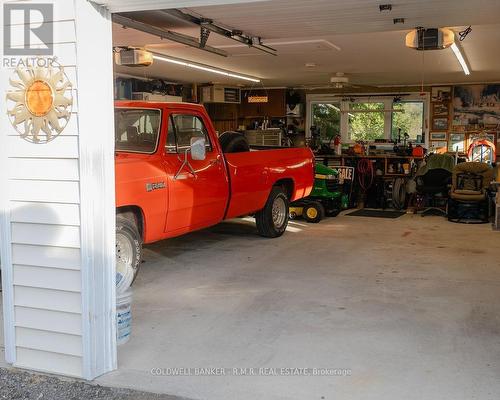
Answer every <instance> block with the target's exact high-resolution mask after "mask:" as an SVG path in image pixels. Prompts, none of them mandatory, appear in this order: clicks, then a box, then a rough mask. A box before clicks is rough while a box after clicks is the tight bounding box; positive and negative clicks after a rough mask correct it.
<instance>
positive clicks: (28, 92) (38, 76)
mask: <svg viewBox="0 0 500 400" xmlns="http://www.w3.org/2000/svg"><path fill="white" fill-rule="evenodd" d="M15 73H16V75H17V77H18V78H19V80H15V79H10V80H9V81H10V85H11V87H12V88H13V90H10V91H8V92H7V100H8V101H9V100H10V101H11V102H12V103H11V104H13V105H12V108H8V110H7V114H8V116H9V118H10V121H11V123H12V126H13V127H14V129H15V130H16V131H17V132H18V133H19V134H20V135H21V137H22V138H23V139H25V140H27V141H29V142H32V143H47V142H50V141H51V140H53V139H54V138H56V137H57V136H58V135H59V134H60V133H61V132H62V131H63V130H64V128H65V127H66V126H67V125H68V121H69V119H70V117H71V110H72V106H73V96H72V90H71V89H72V84H71V82H70V81H69V79H68V77H67V76H66V74H65V73H64V68H63V67H62V66H56V65H53V64H51V65H50V66H42V67H40V66H38V65H36V64H35V65H33V66H27V67H18V68H17V69H16V71H15ZM7 107H9V105H8V106H7Z"/></svg>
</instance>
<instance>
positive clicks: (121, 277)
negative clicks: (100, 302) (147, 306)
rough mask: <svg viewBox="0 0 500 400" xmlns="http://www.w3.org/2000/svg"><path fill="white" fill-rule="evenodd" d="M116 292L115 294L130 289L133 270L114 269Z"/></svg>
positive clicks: (120, 293)
mask: <svg viewBox="0 0 500 400" xmlns="http://www.w3.org/2000/svg"><path fill="white" fill-rule="evenodd" d="M115 279H116V294H117V296H119V295H122V294H124V293H125V292H126V291H128V290H129V289H130V285H131V284H132V281H133V280H134V270H133V269H132V268H126V269H125V270H124V271H121V270H117V271H116V278H115Z"/></svg>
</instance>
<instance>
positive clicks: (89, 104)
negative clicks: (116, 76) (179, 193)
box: [0, 0, 116, 379]
mask: <svg viewBox="0 0 500 400" xmlns="http://www.w3.org/2000/svg"><path fill="white" fill-rule="evenodd" d="M44 3H53V4H54V21H52V22H51V23H52V24H53V26H54V55H55V56H57V59H58V62H59V63H60V64H61V65H63V66H64V68H65V72H66V74H67V75H68V78H69V80H70V81H71V82H72V84H73V109H72V115H71V118H70V121H69V123H68V125H67V127H66V128H65V130H64V131H63V132H62V133H61V135H60V136H59V137H57V138H55V139H54V140H52V141H51V142H49V143H46V144H34V143H31V142H28V141H26V140H23V139H22V138H20V136H19V134H18V133H17V131H15V130H14V128H13V127H12V125H11V123H10V121H9V120H8V118H7V116H6V115H5V113H1V117H0V118H1V120H0V126H1V132H0V135H1V137H2V143H5V144H6V146H2V147H3V149H2V153H0V167H1V170H2V171H3V172H2V176H1V178H2V179H1V183H2V192H1V194H0V196H1V206H2V215H1V216H2V221H1V222H2V239H1V250H2V253H1V256H2V257H1V258H2V261H3V266H2V275H3V286H4V316H5V318H4V319H5V336H6V358H7V361H8V362H11V363H13V365H14V366H17V367H23V368H29V369H36V370H41V371H47V372H51V373H59V374H64V375H70V376H77V377H85V378H88V379H91V378H93V377H95V376H98V375H100V374H102V373H103V372H106V371H109V370H111V369H114V368H116V343H115V339H114V335H115V331H114V290H113V289H114V285H113V276H114V271H113V268H114V264H113V263H114V258H113V257H114V253H113V251H114V175H113V146H114V143H113V118H112V115H113V114H112V107H113V103H112V98H113V90H112V61H111V57H112V55H111V54H112V52H111V24H110V19H109V15H108V14H107V12H106V11H105V10H103V9H100V7H98V6H96V5H93V4H91V3H89V2H87V1H86V0H75V1H74V2H73V1H67V0H52V1H45V2H44ZM31 23H32V24H33V23H36V21H33V20H31ZM11 32H13V34H14V36H13V40H12V42H13V43H16V41H18V42H19V44H20V45H22V43H23V40H24V36H23V35H22V33H23V30H22V29H17V28H16V29H13V30H12V31H11ZM98 43H99V44H100V45H101V46H95V45H96V44H98ZM100 47H101V48H100ZM10 77H13V78H14V77H15V75H14V70H13V69H12V68H7V69H5V68H4V69H3V70H2V79H1V83H0V85H1V91H2V95H1V96H0V97H1V100H0V109H3V110H5V109H6V107H5V99H4V97H5V92H6V91H7V90H9V89H10V86H9V78H10ZM81 87H84V89H80V88H81ZM79 103H81V104H79ZM80 105H83V106H85V109H86V110H87V111H86V112H84V113H82V112H80V111H79V106H80ZM106 134H107V135H108V136H109V138H107V136H106ZM105 185H106V187H105ZM105 214H110V215H108V216H107V217H106V216H105ZM94 218H96V220H94Z"/></svg>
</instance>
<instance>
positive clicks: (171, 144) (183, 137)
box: [166, 114, 212, 152]
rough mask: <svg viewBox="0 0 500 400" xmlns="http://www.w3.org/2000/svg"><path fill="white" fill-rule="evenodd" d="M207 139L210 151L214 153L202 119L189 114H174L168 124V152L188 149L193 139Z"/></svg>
mask: <svg viewBox="0 0 500 400" xmlns="http://www.w3.org/2000/svg"><path fill="white" fill-rule="evenodd" d="M194 137H202V138H205V141H206V146H207V150H208V151H212V146H211V144H210V137H209V136H208V132H207V129H206V127H205V124H204V123H203V121H202V119H201V118H200V117H197V116H196V115H189V114H173V115H172V116H171V117H170V118H169V122H168V136H167V146H166V147H167V151H169V152H176V151H177V150H181V149H187V148H189V147H190V146H191V138H194Z"/></svg>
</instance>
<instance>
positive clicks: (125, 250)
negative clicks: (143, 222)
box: [116, 215, 142, 292]
mask: <svg viewBox="0 0 500 400" xmlns="http://www.w3.org/2000/svg"><path fill="white" fill-rule="evenodd" d="M141 261H142V241H141V235H140V234H139V230H138V229H137V225H136V224H135V221H131V220H130V218H126V217H125V216H122V215H117V216H116V289H117V291H120V292H123V291H125V290H127V289H128V288H129V287H130V285H132V283H133V282H134V280H135V278H136V277H137V273H138V272H139V267H140V266H141Z"/></svg>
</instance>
